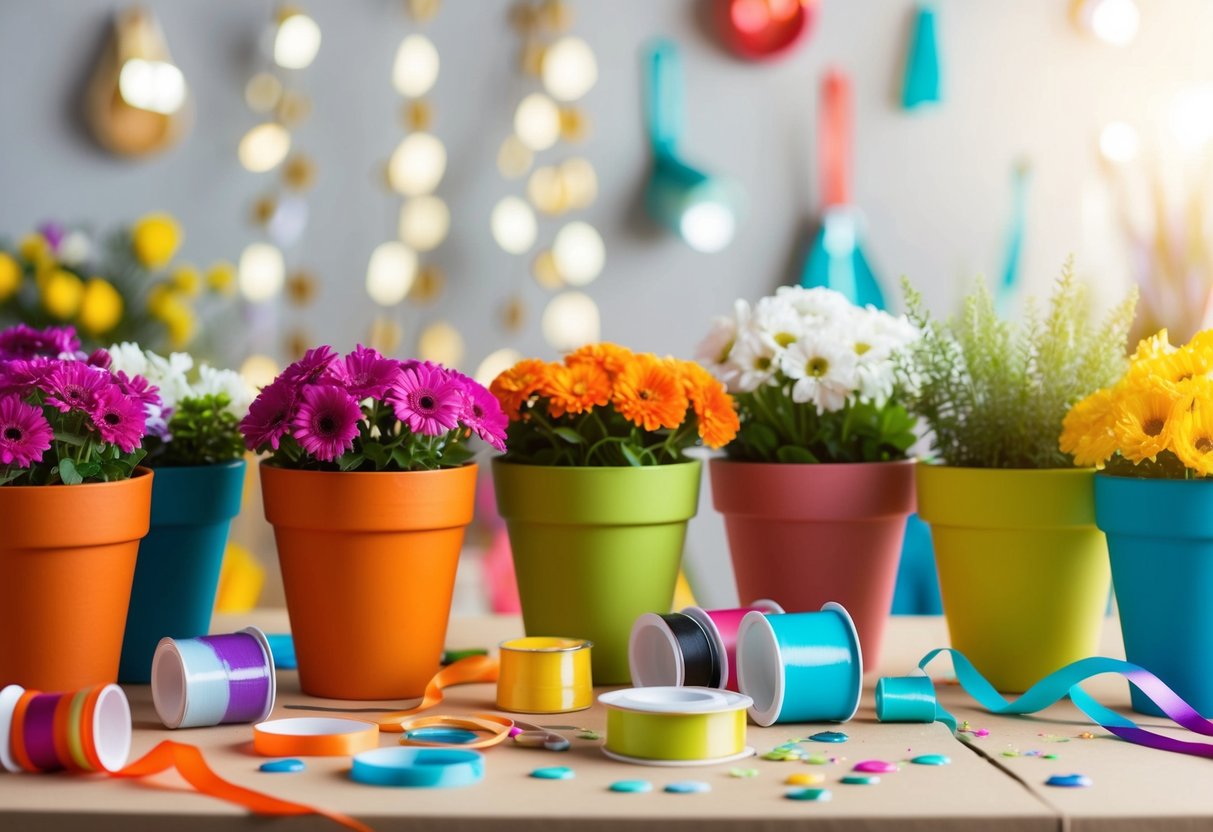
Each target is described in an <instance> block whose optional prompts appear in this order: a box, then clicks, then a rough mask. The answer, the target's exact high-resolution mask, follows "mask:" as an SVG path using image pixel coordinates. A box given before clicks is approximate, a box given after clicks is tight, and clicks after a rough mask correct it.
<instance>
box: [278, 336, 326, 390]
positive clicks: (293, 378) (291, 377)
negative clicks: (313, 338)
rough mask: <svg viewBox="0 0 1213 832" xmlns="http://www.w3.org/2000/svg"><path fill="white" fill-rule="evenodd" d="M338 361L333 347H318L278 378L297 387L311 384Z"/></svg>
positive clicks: (308, 352)
mask: <svg viewBox="0 0 1213 832" xmlns="http://www.w3.org/2000/svg"><path fill="white" fill-rule="evenodd" d="M336 360H337V353H335V352H333V348H332V347H330V346H328V345H327V344H326V345H324V346H322V347H316V348H315V349H312V350H308V351H307V352H305V353H304V354H303V358H300V359H299V360H298V361H296V362H295V363H294V364H292V365H290V366H289V367H287V368H286V369H285V370H283V371H282V375H280V376H278V378H279V379H280V380H281V381H285V382H287V383H288V384H291V385H294V386H296V387H298V386H299V385H302V384H310V383H312V382H313V381H315V380H316V379H318V378H320V376H321V374H322V373H323V372H324V371H325V370H326V369H328V367H329V365H330V364H332V363H333V362H334V361H336Z"/></svg>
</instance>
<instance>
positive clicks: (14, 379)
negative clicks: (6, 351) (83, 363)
mask: <svg viewBox="0 0 1213 832" xmlns="http://www.w3.org/2000/svg"><path fill="white" fill-rule="evenodd" d="M54 368H55V365H54V364H52V363H51V359H49V358H44V357H41V356H39V357H38V358H31V359H29V360H28V361H27V360H25V359H23V358H14V359H11V360H9V361H0V396H4V395H8V394H11V393H15V394H17V395H19V396H21V397H22V398H24V397H25V395H26V394H27V393H29V391H30V390H32V389H34V388H35V387H39V386H41V385H42V383H43V382H44V381H45V380H46V378H47V376H49V375H50V374H51V371H52V370H53V369H54Z"/></svg>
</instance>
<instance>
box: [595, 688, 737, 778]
mask: <svg viewBox="0 0 1213 832" xmlns="http://www.w3.org/2000/svg"><path fill="white" fill-rule="evenodd" d="M598 701H599V702H600V703H602V704H603V705H604V706H605V707H606V709H607V729H606V744H605V745H604V746H603V748H602V752H603V753H604V754H606V755H607V756H608V757H610V758H611V759H613V760H619V761H621V762H625V763H638V764H640V765H648V766H697V765H713V764H716V763H728V762H732V761H734V760H740V759H743V758H745V757H749V756H751V755H752V754H753V753H754V749H753V748H751V747H749V746H747V745H746V742H745V740H746V721H745V713H746V709H747V708H749V707H750V706H751V705H753V704H754V703H753V700H751V699H750V698H749V697H748V696H743V695H741V694H740V693H734V692H732V691H722V690H712V689H710V688H691V687H648V688H626V689H624V690H614V691H611V692H609V693H604V694H603V695H602V696H599V697H598Z"/></svg>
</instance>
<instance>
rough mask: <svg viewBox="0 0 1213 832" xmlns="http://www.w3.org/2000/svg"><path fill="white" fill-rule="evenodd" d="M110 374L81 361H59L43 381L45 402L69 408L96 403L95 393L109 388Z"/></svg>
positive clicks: (79, 407)
mask: <svg viewBox="0 0 1213 832" xmlns="http://www.w3.org/2000/svg"><path fill="white" fill-rule="evenodd" d="M110 386H111V385H110V374H109V373H108V372H106V371H105V370H99V369H97V368H96V367H90V366H89V365H87V364H84V363H82V362H80V361H60V362H58V364H57V365H56V366H55V367H54V369H53V370H52V371H51V373H50V375H48V376H47V377H46V378H45V379H44V380H43V382H42V389H43V390H45V391H46V393H47V396H46V403H47V404H49V405H52V406H53V407H57V408H59V410H60V412H62V413H67V412H68V411H69V410H89V411H91V410H92V409H93V405H95V404H96V403H97V397H98V396H99V395H100V394H101V392H102V391H103V390H106V389H107V388H109V387H110Z"/></svg>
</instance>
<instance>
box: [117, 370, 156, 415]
mask: <svg viewBox="0 0 1213 832" xmlns="http://www.w3.org/2000/svg"><path fill="white" fill-rule="evenodd" d="M114 381H115V383H116V384H117V385H118V389H119V390H121V391H122V393H123V394H124V395H126V396H129V397H131V398H132V399H134V400H135V401H137V402H139V404H141V405H143V408H144V410H145V412H147V413H151V412H152V410H153V408H159V407H160V388H159V387H153V386H152V384H151V382H149V381H148V380H147V379H145V378H144V377H143V376H128V375H127V374H126V373H125V372H123V371H122V370H119V371H118V372H116V373H114Z"/></svg>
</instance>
